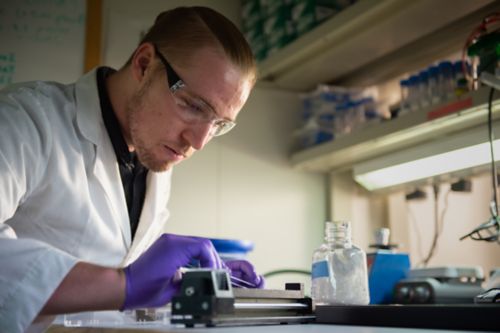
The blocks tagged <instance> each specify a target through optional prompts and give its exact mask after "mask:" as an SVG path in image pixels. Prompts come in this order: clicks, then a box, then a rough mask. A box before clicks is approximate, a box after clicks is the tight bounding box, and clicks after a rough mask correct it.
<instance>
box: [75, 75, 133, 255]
mask: <svg viewBox="0 0 500 333" xmlns="http://www.w3.org/2000/svg"><path fill="white" fill-rule="evenodd" d="M96 73H97V70H96V69H94V70H92V71H90V72H88V73H87V74H85V75H84V76H82V77H81V78H80V79H79V80H78V81H77V82H76V88H75V91H76V92H75V94H76V107H77V110H76V119H77V124H78V128H79V129H80V131H81V133H82V135H83V136H84V137H85V138H86V139H87V140H89V141H90V142H92V143H93V144H94V145H95V146H96V156H95V159H94V168H93V173H94V175H95V177H96V178H97V180H98V181H99V183H100V184H101V186H102V188H103V189H104V191H105V193H106V195H107V197H108V199H109V201H110V202H111V208H112V210H113V214H114V216H115V219H116V221H119V223H120V228H121V230H122V237H123V241H124V242H125V247H126V248H129V247H130V243H131V233H130V222H129V217H128V211H127V203H126V202H125V194H124V192H123V186H122V184H121V178H120V171H119V168H118V163H117V161H116V155H115V152H114V150H113V146H112V144H111V141H110V139H109V135H108V133H107V131H106V127H105V126H104V121H103V119H102V112H101V106H100V102H99V94H98V90H97V76H96Z"/></svg>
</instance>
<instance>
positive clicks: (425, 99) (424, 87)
mask: <svg viewBox="0 0 500 333" xmlns="http://www.w3.org/2000/svg"><path fill="white" fill-rule="evenodd" d="M418 77H419V78H420V86H419V95H418V97H419V98H418V99H419V100H418V102H419V104H420V106H421V107H422V108H426V107H428V106H429V105H430V98H429V72H428V71H427V70H423V71H421V72H420V73H418Z"/></svg>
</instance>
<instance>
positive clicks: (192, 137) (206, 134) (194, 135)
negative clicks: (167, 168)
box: [184, 122, 213, 150]
mask: <svg viewBox="0 0 500 333" xmlns="http://www.w3.org/2000/svg"><path fill="white" fill-rule="evenodd" d="M212 132H213V127H212V123H209V122H206V123H199V124H193V125H191V126H190V128H189V129H188V130H187V131H186V133H185V134H184V137H185V139H186V140H187V141H188V142H189V144H190V145H191V147H193V148H194V149H196V150H201V149H202V148H203V147H204V146H205V145H206V144H207V143H208V141H210V139H212V137H213V135H212Z"/></svg>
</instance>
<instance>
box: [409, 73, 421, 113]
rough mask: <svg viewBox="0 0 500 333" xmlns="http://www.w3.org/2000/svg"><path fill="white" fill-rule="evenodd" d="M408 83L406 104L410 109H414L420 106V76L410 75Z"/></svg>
mask: <svg viewBox="0 0 500 333" xmlns="http://www.w3.org/2000/svg"><path fill="white" fill-rule="evenodd" d="M409 81H410V85H409V87H408V105H409V106H410V110H411V111H416V110H418V109H419V108H420V103H419V101H420V78H419V77H418V75H412V76H410V79H409Z"/></svg>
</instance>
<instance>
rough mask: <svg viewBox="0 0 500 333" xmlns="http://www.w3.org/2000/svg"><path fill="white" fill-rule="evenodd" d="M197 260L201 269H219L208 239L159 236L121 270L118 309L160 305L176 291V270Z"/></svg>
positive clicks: (165, 302)
mask: <svg viewBox="0 0 500 333" xmlns="http://www.w3.org/2000/svg"><path fill="white" fill-rule="evenodd" d="M193 259H195V260H198V261H199V263H200V266H201V267H206V268H222V267H223V265H224V264H223V262H222V260H221V259H220V257H219V255H218V254H217V252H216V251H215V248H214V247H213V245H212V242H210V240H208V239H205V238H198V237H188V236H178V235H172V234H163V235H162V236H161V237H160V238H159V239H158V240H157V241H156V242H155V243H154V244H153V245H151V247H150V248H149V249H148V250H147V251H146V252H144V253H143V254H142V255H141V256H140V257H139V258H138V259H137V260H136V261H134V262H133V263H132V264H130V265H129V266H127V267H125V269H124V271H125V277H126V296H125V303H124V304H123V306H122V310H125V309H134V308H141V307H157V306H163V305H165V304H167V303H168V302H170V300H171V299H172V297H173V296H174V295H175V294H176V293H177V291H178V290H179V288H180V280H176V279H174V277H175V275H176V272H177V270H178V269H179V268H180V267H187V266H188V265H189V264H190V262H191V261H192V260H193Z"/></svg>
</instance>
